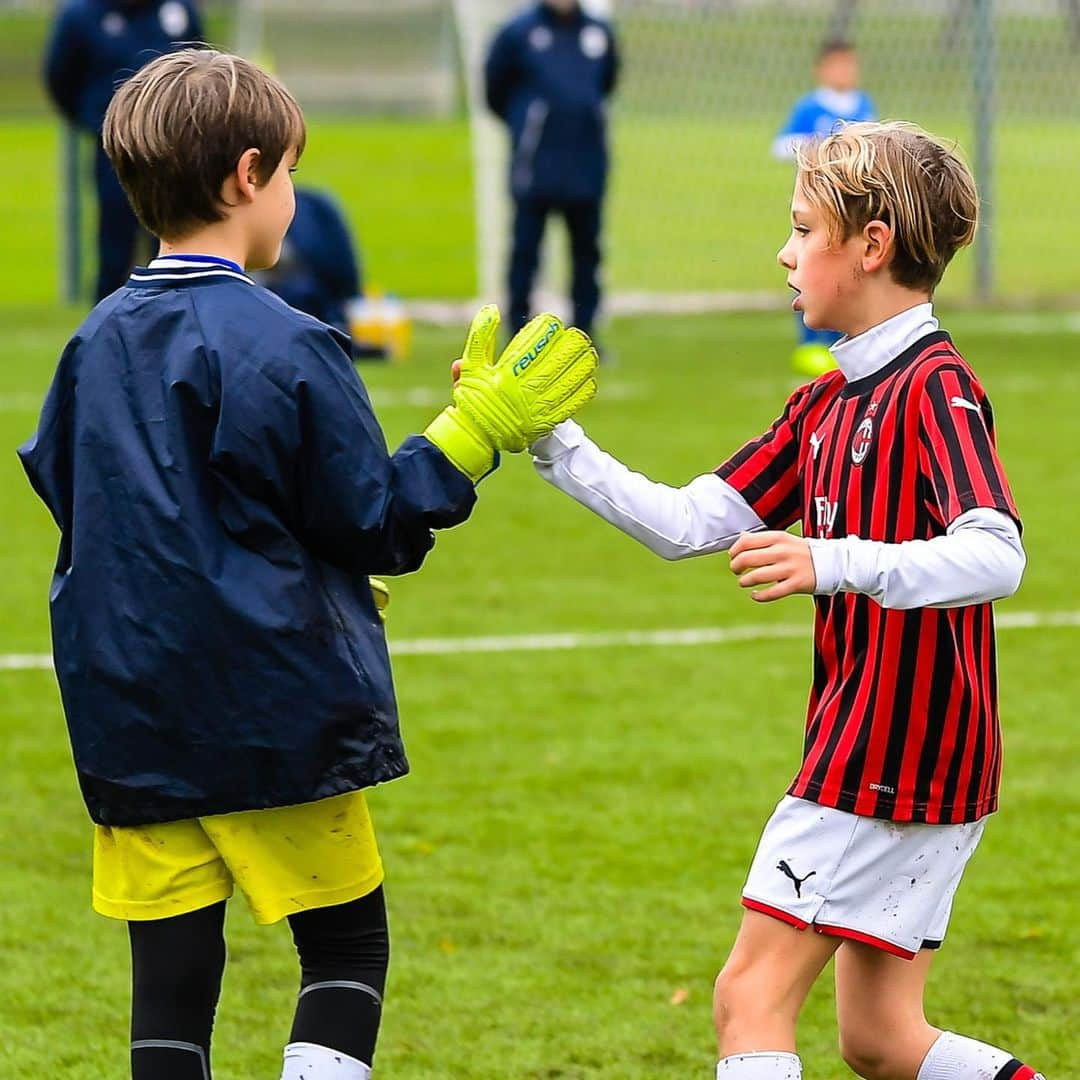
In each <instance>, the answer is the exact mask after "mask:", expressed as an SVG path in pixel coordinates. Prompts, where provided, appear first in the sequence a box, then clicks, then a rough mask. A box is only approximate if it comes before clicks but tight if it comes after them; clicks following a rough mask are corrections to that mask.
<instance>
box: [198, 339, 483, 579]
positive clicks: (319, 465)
mask: <svg viewBox="0 0 1080 1080" xmlns="http://www.w3.org/2000/svg"><path fill="white" fill-rule="evenodd" d="M233 382H234V384H233V385H228V384H225V385H223V387H222V407H221V413H220V417H219V422H218V428H217V431H216V433H215V438H214V447H213V451H212V455H211V468H212V469H213V471H214V472H215V475H216V476H217V478H218V481H219V486H220V499H219V512H220V513H221V517H222V520H223V522H224V523H225V527H226V528H227V529H228V530H229V531H230V532H231V533H233V534H234V535H235V536H237V538H238V539H239V540H240V542H242V543H243V542H249V543H251V544H252V545H253V546H264V545H263V544H262V543H261V542H260V533H265V534H266V535H270V534H271V533H273V532H274V531H278V532H279V531H280V528H279V527H277V528H275V527H276V526H278V524H279V523H280V524H284V526H285V528H286V529H287V530H288V531H289V532H291V533H292V534H293V535H294V536H295V537H296V538H297V539H298V540H299V542H300V543H301V544H302V545H303V546H304V547H305V548H307V549H308V550H309V551H310V552H311V553H312V554H314V555H315V556H316V558H319V559H321V560H323V561H325V562H328V563H330V564H332V565H334V566H338V567H341V568H342V569H345V570H348V571H351V572H354V573H377V574H379V573H381V574H401V573H407V572H408V571H411V570H416V569H417V568H418V567H419V566H420V565H421V563H422V562H423V560H424V557H425V556H426V554H427V553H428V551H429V550H430V549H431V547H432V545H433V544H434V536H433V534H432V529H439V528H446V527H448V526H451V525H456V524H458V523H459V522H461V521H464V520H465V518H467V517H468V516H469V513H470V511H471V510H472V507H473V505H474V503H475V501H476V495H475V491H474V489H473V486H472V484H471V483H470V482H469V480H468V479H467V478H466V477H465V476H463V475H462V474H461V473H460V472H458V470H457V469H455V468H454V466H453V465H451V464H450V462H449V461H448V460H447V459H446V458H445V457H444V455H443V454H442V452H441V451H439V450H438V449H437V448H436V447H435V446H433V445H432V444H431V443H429V442H428V441H427V440H426V439H424V438H422V437H420V436H412V437H410V438H409V439H406V440H405V442H404V443H403V444H402V446H401V447H400V449H398V451H397V452H396V453H394V454H390V453H388V451H387V448H386V443H385V441H384V439H383V434H382V431H381V430H380V428H379V425H378V422H377V421H376V419H375V415H374V413H373V412H372V409H371V404H370V402H369V400H368V397H367V394H366V393H365V391H364V388H363V384H362V383H361V382H360V379H359V377H358V376H357V374H356V371H355V369H354V368H353V366H352V363H351V361H350V360H349V358H348V356H347V355H346V353H345V351H344V349H343V348H342V347H341V346H340V345H339V344H338V343H337V341H336V340H335V339H334V338H333V337H332V336H331V334H330V332H329V331H328V330H322V329H318V328H314V327H313V328H311V329H310V330H305V331H303V332H302V333H301V334H300V335H299V336H298V339H296V340H295V341H294V343H293V347H292V352H291V354H290V357H289V364H288V367H286V366H285V365H280V364H278V365H274V364H265V365H250V366H248V367H247V369H246V374H244V375H238V376H236V377H235V378H234V380H233Z"/></svg>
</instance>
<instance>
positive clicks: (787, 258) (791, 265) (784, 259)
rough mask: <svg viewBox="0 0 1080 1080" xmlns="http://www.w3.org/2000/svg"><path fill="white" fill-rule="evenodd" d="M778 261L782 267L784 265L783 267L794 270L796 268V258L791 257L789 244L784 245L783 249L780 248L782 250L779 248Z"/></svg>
mask: <svg viewBox="0 0 1080 1080" xmlns="http://www.w3.org/2000/svg"><path fill="white" fill-rule="evenodd" d="M776 261H777V262H778V263H779V264H780V265H781V266H782V267H783V268H784V269H785V270H794V269H795V260H794V259H793V258H792V257H791V253H790V252H789V251H788V246H787V244H785V245H784V246H783V247H782V248H781V249H780V250H779V251H778V252H777V253H776Z"/></svg>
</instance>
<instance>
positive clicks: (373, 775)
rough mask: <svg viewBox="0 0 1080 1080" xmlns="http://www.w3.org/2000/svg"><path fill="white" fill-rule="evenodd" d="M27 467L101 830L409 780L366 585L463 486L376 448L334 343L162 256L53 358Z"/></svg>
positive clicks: (428, 453)
mask: <svg viewBox="0 0 1080 1080" xmlns="http://www.w3.org/2000/svg"><path fill="white" fill-rule="evenodd" d="M19 455H20V457H21V459H22V462H23V465H24V466H25V468H26V472H27V474H28V476H29V478H30V481H31V483H32V484H33V486H34V488H35V490H36V491H37V492H38V494H39V495H40V496H41V498H42V499H43V500H44V501H45V503H46V505H47V506H48V508H49V510H50V511H51V512H52V515H53V517H54V518H55V520H56V523H57V525H58V526H59V528H60V547H59V552H58V555H57V561H56V569H55V573H54V576H53V581H52V588H51V591H50V612H51V619H52V634H53V655H54V659H55V663H56V674H57V678H58V680H59V683H60V690H61V694H62V697H63V702H64V711H65V714H66V717H67V723H68V729H69V733H70V737H71V744H72V748H73V751H74V758H75V765H76V769H77V771H78V775H79V781H80V784H81V786H82V791H83V795H84V798H85V800H86V804H87V807H88V808H89V811H90V815H91V817H92V818H93V819H94V820H95V821H97V822H99V823H102V824H105V825H137V824H144V823H149V822H155V821H170V820H177V819H183V818H192V817H198V816H201V815H206V814H220V813H227V812H231V811H236V810H250V809H258V808H263V807H270V806H285V805H292V804H295V803H304V802H310V801H313V800H316V799H322V798H326V797H328V796H331V795H337V794H340V793H342V792H346V791H350V790H353V789H356V788H361V787H366V786H368V785H371V784H375V783H378V782H380V781H383V780H390V779H393V778H394V777H397V776H401V775H403V774H404V773H405V772H406V771H407V770H408V764H407V762H406V758H405V752H404V748H403V746H402V742H401V736H400V733H399V730H398V718H397V708H396V705H395V700H394V688H393V682H392V680H391V675H390V661H389V657H388V655H387V649H386V639H385V637H384V634H383V628H382V624H381V622H380V620H379V616H378V613H377V612H376V609H375V605H374V602H373V600H372V596H371V590H370V588H369V585H368V577H367V575H368V574H369V573H370V574H380V573H381V574H401V573H405V572H407V571H410V570H415V569H417V567H419V566H420V564H421V563H422V562H423V560H424V557H425V555H426V554H427V552H428V551H429V550H430V548H431V546H432V544H433V543H434V537H433V534H432V529H437V528H445V527H447V526H450V525H454V524H457V523H458V522H460V521H463V520H464V519H465V518H466V517H467V516H468V515H469V513H470V511H471V509H472V507H473V504H474V502H475V498H476V496H475V493H474V489H473V485H472V483H471V482H470V481H469V480H468V478H467V477H465V476H464V475H463V474H462V473H460V472H458V470H457V469H455V468H454V466H453V465H451V464H450V462H449V461H448V460H447V459H446V457H445V456H444V455H443V454H442V452H441V451H440V450H438V449H437V448H436V447H435V446H434V445H433V444H431V443H430V442H428V441H427V439H425V438H423V437H422V436H413V437H411V438H409V439H406V440H405V442H404V443H403V444H402V446H401V447H400V449H398V450H397V452H396V453H393V454H390V453H388V452H387V448H386V444H385V442H384V440H383V435H382V432H381V431H380V429H379V425H378V423H377V422H376V419H375V416H374V414H373V413H372V410H371V405H370V402H369V401H368V397H367V394H366V392H365V390H364V387H363V385H362V383H361V382H360V378H359V376H358V375H357V374H356V371H355V369H354V368H353V366H352V362H351V360H350V357H349V351H348V346H347V342H346V341H345V340H343V339H342V337H341V336H340V335H338V334H337V333H336V332H335V331H333V330H331V329H330V328H329V327H327V326H324V325H323V324H321V323H319V322H318V321H317V320H315V319H313V318H310V317H309V316H307V315H303V314H301V313H300V312H298V311H295V310H293V309H292V308H290V307H289V306H288V305H286V304H285V303H284V302H283V301H282V300H281V299H279V298H278V297H276V296H274V295H273V294H272V293H270V292H269V291H267V290H266V289H263V288H261V287H260V286H258V285H256V284H255V283H254V282H253V281H251V279H250V278H248V277H247V276H246V275H245V274H243V273H242V272H241V271H240V268H239V267H237V266H235V265H233V264H228V263H224V262H223V261H221V260H214V259H210V258H209V257H201V258H193V259H188V258H186V257H182V258H179V259H165V260H155V262H154V263H153V264H152V265H151V266H150V267H149V268H145V269H137V270H136V271H134V273H133V275H132V278H131V281H130V283H129V284H128V285H127V286H126V287H124V288H122V289H120V290H118V291H117V292H115V293H114V294H113V295H112V296H110V297H109V298H108V299H107V300H105V301H103V302H102V303H100V304H99V305H98V306H97V307H96V308H95V309H94V310H93V311H92V312H91V313H90V315H89V316H88V317H87V319H86V321H85V322H84V323H83V325H82V326H81V327H80V328H79V329H78V331H76V333H75V336H74V337H73V338H72V339H71V341H70V342H69V343H68V345H67V347H66V348H65V350H64V353H63V356H62V357H61V360H60V365H59V368H58V369H57V372H56V375H55V377H54V379H53V383H52V386H51V388H50V390H49V392H48V396H47V397H46V400H45V404H44V407H43V409H42V413H41V418H40V422H39V424H38V430H37V433H36V434H35V435H34V436H33V438H32V439H30V441H29V442H28V443H27V444H26V445H25V446H23V447H22V448H21V449H20V451H19Z"/></svg>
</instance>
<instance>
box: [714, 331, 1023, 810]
mask: <svg viewBox="0 0 1080 1080" xmlns="http://www.w3.org/2000/svg"><path fill="white" fill-rule="evenodd" d="M716 471H717V474H718V475H719V476H720V477H721V478H722V479H724V480H726V481H727V482H728V483H729V484H730V485H731V486H732V487H734V488H735V489H736V490H737V491H738V492H740V493H741V494H742V496H743V497H744V498H745V499H746V501H747V502H748V503H749V504H750V505H751V506H752V507H753V509H754V510H755V512H756V513H757V515H758V516H759V517H760V518H761V520H762V521H763V522H765V524H766V525H767V526H768V527H770V528H775V529H786V528H788V527H789V526H791V525H792V524H794V523H795V522H796V521H801V523H802V529H803V535H804V536H807V537H822V538H826V539H828V538H840V537H844V536H858V537H861V538H864V539H871V540H881V541H885V542H886V543H903V542H904V541H906V540H929V539H931V538H933V537H935V536H941V535H943V534H944V533H945V532H946V530H947V528H948V526H949V524H950V522H952V521H954V520H955V519H956V518H957V517H959V516H960V515H961V514H963V513H965V512H966V511H968V510H972V509H974V508H976V507H991V508H994V509H997V510H1000V511H1002V512H1003V513H1005V514H1008V515H1009V516H1011V517H1013V518H1015V519H1016V520H1017V522H1019V516H1018V514H1017V510H1016V505H1015V503H1014V501H1013V497H1012V493H1011V492H1010V490H1009V485H1008V481H1007V480H1006V478H1005V472H1004V470H1003V469H1002V466H1001V462H1000V460H999V459H998V454H997V450H996V446H995V438H994V420H993V413H992V411H991V408H990V402H989V400H988V399H987V397H986V394H985V392H984V391H983V389H982V387H981V386H980V384H979V382H978V380H977V379H976V377H975V375H974V373H973V372H972V371H971V369H970V368H969V367H968V365H967V364H966V363H965V362H964V360H963V358H962V357H961V356H960V354H959V353H958V352H957V351H956V349H955V348H954V347H953V345H952V342H951V340H950V339H949V336H948V334H946V333H944V332H935V333H932V334H928V335H927V336H925V337H923V338H922V339H921V340H919V341H917V342H916V343H915V344H914V345H912V346H911V347H910V348H908V349H906V350H905V351H904V352H903V353H901V354H900V355H899V356H897V357H896V358H895V359H894V360H892V361H890V362H889V363H888V364H886V365H885V367H883V368H881V369H880V370H878V371H876V372H875V373H874V374H872V375H869V376H867V377H865V378H861V379H858V380H856V381H854V382H847V381H846V380H845V379H844V376H843V375H842V374H841V373H840V372H839V371H834V372H830V373H829V374H828V375H825V376H822V377H821V378H820V379H818V380H816V381H815V382H813V383H810V384H809V385H807V386H803V387H800V388H799V389H798V390H796V391H795V392H794V393H793V394H792V395H791V397H790V398H789V399H788V402H787V406H786V407H785V409H784V412H783V415H782V416H781V417H780V418H779V419H778V420H777V421H776V422H775V423H774V424H773V425H772V427H771V428H770V429H769V430H768V431H767V432H766V433H765V434H764V435H762V436H761V437H760V438H758V439H754V440H753V441H751V442H749V443H747V444H746V445H745V446H744V447H743V448H742V449H741V450H739V451H738V453H736V454H734V455H733V456H732V457H731V458H729V459H728V460H727V461H726V462H725V463H724V464H723V465H721V466H720V467H719V468H718V469H717V470H716ZM814 603H815V607H816V614H815V622H814V681H813V687H812V689H811V693H810V703H809V708H808V713H807V726H806V739H805V746H804V754H803V763H802V767H801V769H800V770H799V774H798V776H797V777H796V778H795V780H794V782H793V783H792V785H791V787H790V788H789V789H788V791H789V794H791V795H795V796H799V797H801V798H805V799H810V800H812V801H815V802H819V803H822V804H824V805H826V806H833V807H836V808H838V809H840V810H847V811H849V812H852V813H856V814H864V815H868V816H872V817H879V818H887V819H891V820H894V821H922V822H930V823H947V822H961V821H973V820H976V819H978V818H980V817H982V816H983V815H985V814H988V813H990V812H991V811H993V810H995V809H996V807H997V798H998V781H999V778H1000V775H1001V733H1000V728H999V725H998V710H997V672H996V657H995V643H994V623H993V613H992V609H991V605H990V604H974V605H970V606H967V607H958V608H947V609H941V608H916V609H913V610H890V609H886V608H883V607H882V606H881V605H880V604H878V603H877V602H876V601H875V600H872V599H871V598H870V597H868V596H864V595H861V594H856V593H838V594H837V595H835V596H817V597H815V598H814Z"/></svg>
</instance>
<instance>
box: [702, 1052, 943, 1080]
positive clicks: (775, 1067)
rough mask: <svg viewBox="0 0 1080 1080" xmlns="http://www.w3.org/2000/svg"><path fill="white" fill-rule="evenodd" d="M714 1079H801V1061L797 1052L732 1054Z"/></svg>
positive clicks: (718, 1066) (717, 1071)
mask: <svg viewBox="0 0 1080 1080" xmlns="http://www.w3.org/2000/svg"><path fill="white" fill-rule="evenodd" d="M716 1080H802V1062H801V1061H800V1060H799V1055H798V1054H781V1053H776V1052H771V1053H766V1054H732V1056H731V1057H726V1058H724V1059H723V1060H722V1061H721V1062H720V1064H719V1065H717V1066H716ZM919 1080H922V1078H921V1077H920V1078H919Z"/></svg>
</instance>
